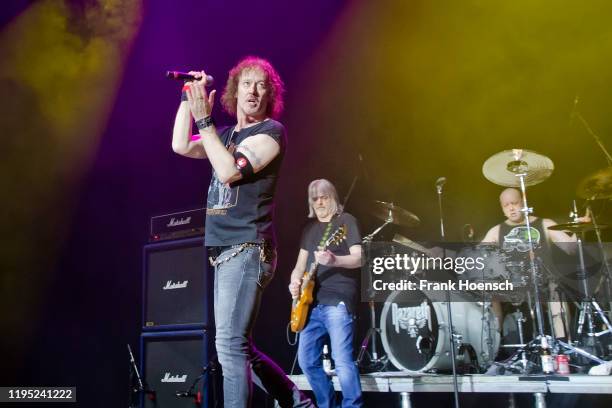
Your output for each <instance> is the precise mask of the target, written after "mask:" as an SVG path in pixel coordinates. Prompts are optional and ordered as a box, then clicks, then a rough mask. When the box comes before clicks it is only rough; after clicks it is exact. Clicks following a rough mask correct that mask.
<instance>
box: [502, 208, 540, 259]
mask: <svg viewBox="0 0 612 408" xmlns="http://www.w3.org/2000/svg"><path fill="white" fill-rule="evenodd" d="M528 238H529V237H528V234H527V226H526V225H525V224H524V223H523V224H519V225H508V224H507V223H505V222H502V223H501V224H499V236H498V238H497V239H498V242H499V246H500V248H501V249H502V251H503V252H505V253H506V254H507V255H509V257H510V260H527V259H528V252H529V239H528ZM531 240H532V242H533V248H534V250H535V253H536V254H537V255H539V256H541V257H543V258H546V260H547V261H548V260H549V259H550V256H551V248H550V243H549V242H548V239H547V236H546V231H545V228H544V225H543V223H542V219H541V218H536V219H534V220H533V221H532V222H531Z"/></svg>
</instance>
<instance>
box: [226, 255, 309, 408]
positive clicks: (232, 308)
mask: <svg viewBox="0 0 612 408" xmlns="http://www.w3.org/2000/svg"><path fill="white" fill-rule="evenodd" d="M233 251H235V249H228V250H227V251H224V252H223V253H222V254H221V255H220V256H219V259H223V258H225V257H227V256H228V255H229V254H230V253H231V252H233ZM275 267H276V259H274V260H273V261H272V262H271V263H265V262H262V261H261V260H260V255H259V248H258V247H247V248H245V249H244V250H243V251H242V252H240V253H239V254H238V255H237V256H235V257H233V258H231V259H230V260H228V261H227V262H224V263H221V264H220V265H217V267H216V268H215V289H214V297H215V299H214V302H215V325H216V330H217V333H216V337H215V344H216V347H217V355H218V357H219V363H220V364H221V368H222V370H223V398H224V404H225V405H224V406H225V408H245V407H248V406H250V402H251V395H252V391H253V390H252V381H253V382H255V383H256V384H257V385H258V386H260V387H261V388H263V389H264V391H266V392H267V393H268V394H270V395H271V396H272V397H274V398H275V399H276V400H277V401H278V403H279V404H280V406H281V407H312V406H313V404H312V402H311V401H310V400H309V399H308V398H307V397H306V396H304V394H302V393H301V392H300V391H299V389H298V388H297V387H296V386H295V384H293V382H291V380H289V378H287V376H286V375H285V373H284V372H283V370H281V369H280V367H278V365H276V363H274V361H272V360H271V359H270V358H269V357H267V356H266V355H265V354H263V353H261V352H260V351H259V350H257V349H256V348H255V346H254V345H253V342H252V340H251V332H252V330H253V326H254V324H255V319H256V318H257V313H258V312H259V305H260V303H261V296H262V294H263V290H264V288H265V287H266V286H267V285H268V283H269V282H270V280H271V279H272V277H273V276H274V269H275Z"/></svg>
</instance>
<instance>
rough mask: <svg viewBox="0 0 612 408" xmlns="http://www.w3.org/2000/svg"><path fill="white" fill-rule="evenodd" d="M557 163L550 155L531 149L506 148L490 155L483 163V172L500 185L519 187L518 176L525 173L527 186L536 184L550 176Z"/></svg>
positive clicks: (488, 178) (487, 177)
mask: <svg viewBox="0 0 612 408" xmlns="http://www.w3.org/2000/svg"><path fill="white" fill-rule="evenodd" d="M554 169H555V165H554V164H553V162H552V160H550V159H549V158H548V157H546V156H544V155H541V154H539V153H536V152H533V151H531V150H524V149H512V150H504V151H503V152H499V153H497V154H494V155H493V156H491V157H489V158H488V159H487V160H486V161H485V162H484V164H483V165H482V174H484V176H485V177H486V179H487V180H489V181H490V182H492V183H494V184H497V185H498V186H505V187H519V186H520V185H521V182H520V180H519V178H518V177H517V176H516V175H517V174H518V173H524V174H525V186H535V185H536V184H540V183H541V182H543V181H544V180H546V179H547V178H549V177H550V175H551V174H552V172H553V170H554Z"/></svg>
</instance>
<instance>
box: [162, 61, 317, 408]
mask: <svg viewBox="0 0 612 408" xmlns="http://www.w3.org/2000/svg"><path fill="white" fill-rule="evenodd" d="M190 74H192V75H194V76H195V77H196V78H198V80H197V81H190V82H187V83H186V85H185V87H184V88H183V96H182V98H181V103H180V105H179V108H178V112H177V114H176V119H175V123H174V131H173V135H172V149H173V150H174V151H175V152H176V153H178V154H180V155H183V156H186V157H191V158H197V159H208V160H209V162H210V164H211V165H212V169H213V175H212V179H211V181H210V186H209V188H208V199H207V210H206V231H205V232H206V235H205V244H206V247H207V248H208V251H209V254H210V259H211V263H212V265H213V266H214V268H215V286H214V313H215V323H216V330H217V332H216V337H215V344H216V347H217V353H218V356H219V363H220V364H221V366H222V369H223V396H224V402H225V405H224V406H225V407H226V408H244V407H248V406H250V400H251V395H252V384H251V378H252V379H253V381H255V382H256V383H257V384H258V385H260V386H261V387H262V388H263V389H264V390H265V391H267V392H268V393H270V394H271V395H272V396H273V397H274V398H275V399H276V400H277V401H278V402H279V404H280V406H282V407H313V406H314V405H313V404H312V402H311V401H310V400H309V399H308V398H307V397H306V396H304V395H303V394H302V393H301V392H300V391H299V390H298V388H297V387H296V386H295V384H293V383H292V382H291V381H290V380H289V379H288V378H287V376H285V374H284V373H283V371H282V370H281V369H280V368H279V367H278V366H277V365H276V364H275V363H274V362H273V361H272V360H271V359H270V358H269V357H267V356H266V355H264V354H263V353H261V352H260V351H258V350H257V348H255V345H254V344H253V342H252V339H251V332H252V329H253V326H254V324H255V320H256V317H257V312H258V310H259V305H260V302H261V297H262V295H263V291H264V288H265V287H266V286H267V285H268V283H269V282H270V280H271V279H272V277H273V276H274V271H275V267H276V240H275V235H274V225H273V219H272V217H273V208H274V206H273V204H274V203H273V200H274V192H275V189H276V183H277V179H278V176H279V171H280V166H281V162H282V160H283V157H284V155H285V146H286V143H287V142H286V135H285V128H284V126H283V125H282V124H281V123H280V122H278V121H276V120H275V119H276V118H278V116H279V115H280V113H281V111H282V109H283V98H282V96H283V91H284V89H283V82H282V80H281V78H280V76H279V74H278V73H277V72H276V70H275V69H274V67H273V66H272V65H271V64H270V63H269V62H268V61H266V60H264V59H262V58H258V57H246V58H244V59H242V60H241V61H240V62H239V63H238V64H237V65H236V66H235V67H234V68H232V69H231V71H230V72H229V77H228V80H227V84H226V86H225V89H224V91H223V95H222V96H221V103H222V105H223V108H224V109H225V110H226V111H227V112H228V113H229V114H231V115H233V116H235V117H236V124H234V125H233V126H228V127H220V128H217V126H216V125H215V123H214V121H213V119H212V116H211V114H212V111H213V106H214V103H215V94H216V91H215V90H213V91H211V92H210V94H209V93H208V92H207V91H206V88H205V84H206V78H207V75H206V73H205V72H204V71H200V72H195V71H191V72H190ZM193 122H195V124H196V126H197V129H198V134H196V135H193V136H192V123H193ZM251 376H253V377H251Z"/></svg>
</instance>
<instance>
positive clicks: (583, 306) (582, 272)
mask: <svg viewBox="0 0 612 408" xmlns="http://www.w3.org/2000/svg"><path fill="white" fill-rule="evenodd" d="M572 215H573V217H574V221H575V222H577V218H578V211H577V209H576V201H574V211H573V213H572ZM582 234H584V233H581V234H576V243H577V244H578V245H577V247H578V260H579V269H578V270H579V274H578V279H579V280H580V283H581V284H582V301H581V302H580V305H579V306H578V308H579V310H580V314H579V316H578V326H577V328H576V334H577V335H578V339H579V338H580V337H582V330H583V328H584V323H585V320H586V325H587V332H586V333H585V334H586V336H587V338H588V339H589V346H592V345H593V344H591V343H593V339H594V338H596V337H599V336H602V335H604V334H606V333H612V325H610V322H609V321H608V319H607V317H606V315H605V314H604V313H603V311H602V310H601V307H600V306H599V304H598V303H597V301H596V300H595V298H594V296H593V295H591V293H590V290H589V284H588V281H587V271H586V264H585V262H584V247H583V245H582V238H583V237H582ZM602 255H603V252H602ZM604 258H605V256H604ZM594 313H597V314H598V315H599V318H600V319H601V321H602V322H603V323H604V324H605V325H606V327H607V329H606V330H602V331H600V332H598V333H595V323H594V319H593V317H594V316H593V314H594Z"/></svg>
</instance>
